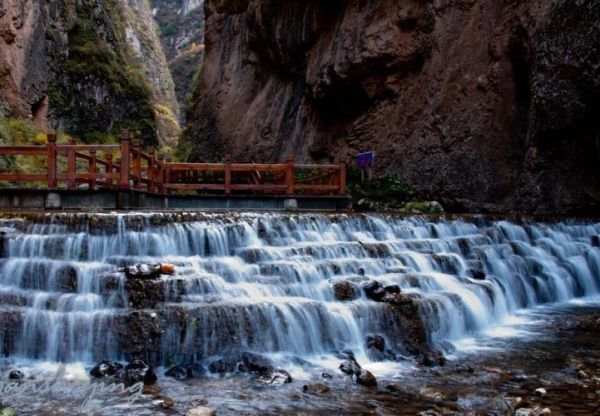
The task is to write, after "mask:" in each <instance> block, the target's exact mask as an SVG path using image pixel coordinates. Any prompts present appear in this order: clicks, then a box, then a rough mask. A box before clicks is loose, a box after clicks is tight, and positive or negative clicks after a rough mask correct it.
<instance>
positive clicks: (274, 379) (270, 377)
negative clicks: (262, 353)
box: [256, 368, 292, 385]
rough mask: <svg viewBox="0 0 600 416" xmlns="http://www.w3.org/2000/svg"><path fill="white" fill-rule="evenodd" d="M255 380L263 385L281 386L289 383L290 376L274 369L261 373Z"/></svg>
mask: <svg viewBox="0 0 600 416" xmlns="http://www.w3.org/2000/svg"><path fill="white" fill-rule="evenodd" d="M256 380H257V381H259V382H261V383H264V384H270V385H281V384H288V383H291V382H292V376H291V375H290V373H288V372H287V371H285V370H282V369H280V368H275V369H273V370H269V371H266V372H264V373H262V374H261V375H259V376H258V377H257V378H256Z"/></svg>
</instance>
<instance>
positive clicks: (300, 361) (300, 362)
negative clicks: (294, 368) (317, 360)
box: [290, 355, 314, 368]
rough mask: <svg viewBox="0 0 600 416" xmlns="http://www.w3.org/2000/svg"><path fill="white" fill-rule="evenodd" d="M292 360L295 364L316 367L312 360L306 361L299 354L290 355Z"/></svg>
mask: <svg viewBox="0 0 600 416" xmlns="http://www.w3.org/2000/svg"><path fill="white" fill-rule="evenodd" d="M290 361H291V362H292V363H294V364H295V365H298V366H300V367H304V368H308V367H314V365H313V364H312V363H311V362H310V361H306V360H305V359H303V358H300V357H298V356H295V355H294V356H292V357H290Z"/></svg>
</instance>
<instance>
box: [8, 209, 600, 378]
mask: <svg viewBox="0 0 600 416" xmlns="http://www.w3.org/2000/svg"><path fill="white" fill-rule="evenodd" d="M0 226H1V227H2V230H1V231H2V240H1V246H2V249H3V252H4V255H3V258H2V259H1V269H0V315H1V319H0V348H1V349H2V353H3V355H4V356H10V357H15V358H16V359H19V358H23V359H34V360H43V361H55V362H84V363H94V362H98V361H100V360H103V359H114V360H129V359H132V358H143V359H144V360H146V361H148V362H150V363H152V364H153V365H170V364H173V363H178V362H202V363H205V364H206V365H207V366H208V367H209V368H210V363H215V362H218V361H217V360H219V359H221V358H222V357H224V356H226V355H227V354H228V353H229V352H236V351H247V350H250V351H259V352H261V353H273V354H274V355H279V356H281V357H290V359H298V358H302V359H303V360H310V359H312V358H313V357H323V356H328V355H334V354H337V353H339V352H340V351H344V350H351V351H352V352H353V353H354V354H355V356H356V357H357V359H358V360H359V361H362V362H371V361H381V360H392V361H393V360H403V359H406V358H411V359H412V358H415V357H416V358H417V359H418V360H422V361H423V362H425V363H428V362H429V363H434V364H435V362H436V360H437V358H436V357H438V358H439V354H440V353H447V352H450V351H452V349H453V348H454V345H456V341H459V340H461V339H464V338H465V337H470V336H473V335H474V334H480V333H482V332H483V331H486V330H488V329H490V328H493V327H495V326H498V325H501V324H502V323H503V322H505V321H506V320H507V319H509V318H510V317H511V316H512V315H513V314H514V313H515V312H516V311H518V310H520V309H523V308H532V307H535V306H536V305H541V304H546V303H551V302H566V301H568V300H570V299H573V298H577V297H585V296H593V295H597V294H598V293H599V291H600V248H599V247H598V246H599V245H600V244H599V235H600V224H598V223H590V222H577V221H566V222H548V223H538V222H530V221H526V220H525V221H519V222H518V223H513V222H509V221H492V220H488V219H485V218H465V219H442V218H439V219H431V218H417V217H415V218H401V217H393V216H379V215H317V214H298V215H283V214H282V215H280V214H277V215H275V214H273V215H269V214H238V215H226V214H187V213H180V214H173V213H169V214H156V213H155V214H124V215H117V214H97V215H91V214H56V215H47V216H44V217H40V218H37V219H28V220H22V219H21V220H4V221H3V223H2V224H0ZM136 263H162V264H167V263H168V264H171V265H173V266H174V268H175V274H173V275H162V276H159V277H153V278H144V279H142V278H132V277H129V278H128V277H126V276H125V274H124V273H122V272H120V271H119V270H120V268H121V267H125V266H130V265H133V264H136Z"/></svg>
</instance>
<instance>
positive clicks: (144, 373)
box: [121, 360, 157, 386]
mask: <svg viewBox="0 0 600 416" xmlns="http://www.w3.org/2000/svg"><path fill="white" fill-rule="evenodd" d="M121 378H122V380H123V383H124V384H125V385H126V386H132V385H134V384H136V383H140V382H143V383H144V385H152V384H154V383H156V380H157V377H156V373H155V372H154V369H153V368H152V367H150V366H149V365H148V364H146V363H145V362H144V361H142V360H133V361H132V362H130V363H129V364H127V365H126V366H125V368H124V369H123V372H122V376H121Z"/></svg>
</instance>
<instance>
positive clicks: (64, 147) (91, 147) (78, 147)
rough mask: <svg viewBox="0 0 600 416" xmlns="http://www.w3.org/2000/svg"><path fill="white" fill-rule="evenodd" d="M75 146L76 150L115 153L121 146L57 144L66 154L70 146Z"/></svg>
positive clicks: (59, 149) (58, 148)
mask: <svg viewBox="0 0 600 416" xmlns="http://www.w3.org/2000/svg"><path fill="white" fill-rule="evenodd" d="M73 146H75V151H76V152H92V151H93V152H105V153H115V152H118V151H119V149H120V147H119V145H116V144H76V145H72V144H62V145H58V146H56V148H57V150H58V151H60V152H61V153H62V154H66V153H67V152H68V151H69V148H71V147H73Z"/></svg>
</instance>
